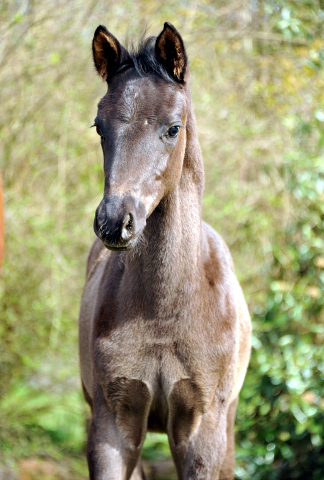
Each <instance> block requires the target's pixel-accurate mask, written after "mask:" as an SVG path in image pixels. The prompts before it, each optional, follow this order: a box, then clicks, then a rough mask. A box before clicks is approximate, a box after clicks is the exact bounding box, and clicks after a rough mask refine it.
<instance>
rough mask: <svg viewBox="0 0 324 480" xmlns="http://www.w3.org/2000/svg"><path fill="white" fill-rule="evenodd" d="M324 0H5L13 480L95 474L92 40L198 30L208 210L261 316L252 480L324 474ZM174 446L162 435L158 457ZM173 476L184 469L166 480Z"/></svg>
mask: <svg viewBox="0 0 324 480" xmlns="http://www.w3.org/2000/svg"><path fill="white" fill-rule="evenodd" d="M323 9H324V4H323V1H322V0H298V1H297V0H295V1H294V0H263V1H261V0H253V1H252V0H251V1H248V0H231V1H225V0H205V1H194V0H183V1H173V0H165V1H163V0H160V1H153V0H146V1H145V0H132V1H130V0H119V1H118V2H115V1H112V0H105V1H103V0H95V1H94V0H82V2H81V1H80V0H69V1H68V0H56V1H55V2H53V1H50V0H39V1H35V0H14V1H12V0H2V2H1V4H0V35H1V43H0V99H1V116H0V139H1V144H0V162H1V164H0V165H1V172H2V176H3V187H4V207H5V229H6V251H5V259H4V265H3V269H2V278H1V285H0V298H1V300H0V319H1V322H0V338H1V355H0V361H1V382H0V426H1V429H0V455H1V456H0V479H2V480H4V479H6V480H9V479H14V478H19V479H20V480H32V479H37V480H53V479H61V480H64V479H69V480H73V479H85V478H87V473H86V472H87V470H86V466H85V460H84V452H83V451H84V444H85V428H84V425H85V416H86V413H87V408H86V406H85V405H84V401H83V399H82V396H81V393H80V385H79V373H78V357H77V317H78V309H79V302H80V296H81V291H82V286H83V283H84V273H85V262H86V256H87V252H88V249H89V247H90V244H91V242H92V240H93V237H94V234H93V231H92V219H93V214H94V210H95V208H96V206H97V204H98V203H99V200H100V198H101V195H102V186H103V175H102V158H101V151H100V148H99V142H98V139H97V136H96V134H95V132H93V131H92V130H89V128H88V127H89V126H90V125H91V124H92V123H93V118H94V116H95V113H96V103H97V102H98V100H99V99H100V98H101V96H102V95H103V94H104V93H105V90H106V87H105V85H104V84H103V83H102V82H101V81H100V79H99V77H97V76H96V74H95V72H94V68H93V65H92V59H91V49H90V44H91V39H92V35H93V32H94V30H95V28H96V27H97V25H98V24H100V23H102V24H105V25H106V26H107V27H108V28H109V30H111V31H112V32H113V33H114V34H115V35H116V36H117V37H118V38H119V39H121V40H122V39H126V38H130V39H137V38H139V36H140V35H141V33H142V32H143V26H145V25H147V28H148V33H149V34H158V33H159V32H160V31H161V29H162V26H163V23H164V21H166V20H168V21H170V22H172V23H173V24H174V25H175V26H176V27H177V28H178V29H179V31H180V32H181V34H182V35H183V37H184V40H185V43H186V46H187V50H188V54H189V57H190V64H191V86H192V90H193V97H194V104H195V110H196V116H197V123H198V129H199V137H200V141H201V145H202V149H203V154H204V159H205V165H206V189H205V196H204V218H205V219H206V220H207V221H209V222H210V223H211V224H212V225H213V226H214V227H215V228H216V229H217V230H218V231H219V232H220V233H221V234H222V235H223V236H224V238H225V239H226V241H227V242H228V244H229V246H230V248H231V251H232V254H233V257H234V260H235V263H236V268H237V274H238V276H239V279H240V281H241V283H242V285H243V289H244V291H245V294H246V298H247V300H248V303H249V306H250V311H251V314H252V317H253V326H254V334H253V352H252V359H251V366H250V369H249V372H248V375H247V378H246V382H245V386H244V388H243V391H242V394H241V401H240V405H239V410H238V422H237V468H236V475H237V478H238V479H240V480H247V479H253V480H271V479H273V480H281V479H285V480H289V479H297V480H304V479H305V478H308V479H310V480H323V479H324V445H323V438H324V397H323V383H324V357H323V348H322V345H323V339H324V317H323V304H324V297H323V290H324V239H323V221H324V165H323V148H324V133H323V126H324V37H323V35H324V31H323V20H324V10H323ZM167 456H168V448H167V444H166V439H165V437H161V436H151V437H150V438H149V439H148V440H147V443H146V447H145V451H144V457H145V458H147V459H151V460H152V459H153V460H154V459H155V460H156V458H160V457H161V458H163V457H167ZM167 478H171V477H170V476H167Z"/></svg>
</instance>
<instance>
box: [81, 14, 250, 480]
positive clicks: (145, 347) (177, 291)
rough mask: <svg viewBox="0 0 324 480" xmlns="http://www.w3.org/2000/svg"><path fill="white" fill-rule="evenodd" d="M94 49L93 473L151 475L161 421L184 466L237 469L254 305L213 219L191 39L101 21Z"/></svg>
mask: <svg viewBox="0 0 324 480" xmlns="http://www.w3.org/2000/svg"><path fill="white" fill-rule="evenodd" d="M93 57H94V63H95V66H96V69H97V71H98V73H99V74H100V76H101V77H102V78H103V79H104V80H106V81H107V82H108V86H109V88H108V92H107V94H106V95H105V96H104V97H103V98H102V100H101V101H100V103H99V106H98V115H97V117H96V119H95V126H96V129H97V132H98V134H99V135H100V138H101V145H102V150H103V155H104V172H105V187H104V197H103V199H102V201H101V202H100V204H99V206H98V208H97V211H96V216H95V221H94V229H95V232H96V234H97V236H98V237H99V239H97V240H96V241H95V243H94V245H93V247H92V249H91V252H90V255H89V259H88V268H87V281H86V286H85V290H84V294H83V298H82V305H81V313H80V357H81V372H82V383H83V389H84V394H85V398H86V400H87V401H88V403H89V404H90V406H91V409H92V420H91V426H90V431H89V437H88V447H87V455H88V464H89V470H90V478H91V479H92V480H126V479H132V480H135V479H142V478H145V477H144V474H143V472H142V469H141V466H140V464H139V457H140V453H141V448H142V445H143V441H144V438H145V435H146V432H147V431H157V432H165V433H167V435H168V438H169V442H170V448H171V452H172V456H173V459H174V462H175V465H176V469H177V472H178V476H179V479H186V480H189V479H191V480H194V479H197V480H198V479H199V480H203V479H204V480H209V479H214V480H216V479H221V480H225V479H227V480H229V479H232V478H233V470H234V435H233V424H234V418H235V411H236V404H237V398H238V394H239V391H240V389H241V387H242V383H243V380H244V376H245V372H246V368H247V365H248V361H249V356H250V336H251V328H250V318H249V314H248V310H247V306H246V303H245V301H244V298H243V294H242V291H241V288H240V286H239V284H238V282H237V279H236V277H235V274H234V269H233V264H232V260H231V256H230V253H229V251H228V249H227V247H226V245H225V243H224V241H223V240H222V238H221V237H220V236H219V235H218V234H217V233H216V232H214V231H213V230H212V228H211V227H209V226H208V225H207V224H205V223H204V222H202V220H201V196H202V191H203V186H204V171H203V162H202V157H201V151H200V147H199V143H198V139H197V134H196V127H195V117H194V113H193V109H192V104H191V96H190V89H189V86H188V68H187V57H186V53H185V49H184V45H183V42H182V39H181V37H180V35H179V33H178V32H177V30H176V29H175V28H174V27H173V26H172V25H170V24H169V23H166V24H165V25H164V29H163V31H162V32H161V33H160V35H159V36H158V37H157V38H156V39H155V38H154V39H152V38H151V39H149V40H148V41H146V42H145V43H144V44H143V45H141V46H140V48H139V50H138V51H137V52H131V53H129V52H128V51H126V50H125V49H124V48H123V47H122V45H121V44H120V43H119V42H118V40H117V39H116V38H115V37H114V36H113V35H112V34H111V33H109V32H108V31H107V29H106V28H105V27H103V26H100V27H98V28H97V30H96V32H95V35H94V39H93Z"/></svg>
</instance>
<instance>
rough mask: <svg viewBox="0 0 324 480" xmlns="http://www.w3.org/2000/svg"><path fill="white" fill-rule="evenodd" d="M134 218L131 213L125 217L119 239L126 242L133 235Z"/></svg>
mask: <svg viewBox="0 0 324 480" xmlns="http://www.w3.org/2000/svg"><path fill="white" fill-rule="evenodd" d="M133 226H134V218H133V215H132V214H131V213H128V214H127V215H125V218H124V222H123V226H122V231H121V237H122V239H123V240H128V239H129V238H130V237H131V236H132V234H133Z"/></svg>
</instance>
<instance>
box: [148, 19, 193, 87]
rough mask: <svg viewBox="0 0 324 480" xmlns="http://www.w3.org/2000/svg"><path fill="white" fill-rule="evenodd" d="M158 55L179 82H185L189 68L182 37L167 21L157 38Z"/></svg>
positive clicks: (156, 48) (170, 73) (156, 51)
mask: <svg viewBox="0 0 324 480" xmlns="http://www.w3.org/2000/svg"><path fill="white" fill-rule="evenodd" d="M155 53H156V57H157V59H158V60H159V62H161V63H162V64H163V65H164V67H165V68H166V70H167V72H168V73H169V75H171V77H172V78H174V79H175V80H176V81H177V82H183V80H184V76H185V73H186V68H187V63H188V61H187V55H186V50H185V48H184V45H183V41H182V38H181V36H180V34H179V33H178V31H177V30H176V29H175V28H174V26H173V25H171V23H168V22H166V23H165V24H164V29H163V30H162V32H161V33H160V35H159V36H158V37H157V39H156V43H155Z"/></svg>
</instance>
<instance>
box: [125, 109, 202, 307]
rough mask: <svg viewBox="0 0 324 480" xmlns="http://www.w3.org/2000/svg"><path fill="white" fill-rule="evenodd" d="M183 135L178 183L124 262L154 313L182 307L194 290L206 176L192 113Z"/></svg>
mask: <svg viewBox="0 0 324 480" xmlns="http://www.w3.org/2000/svg"><path fill="white" fill-rule="evenodd" d="M186 135H187V137H186V138H187V144H186V150H185V156H184V161H183V169H182V174H181V179H180V182H179V184H178V186H177V188H176V189H175V191H174V192H173V193H171V194H169V195H168V196H166V197H165V198H164V199H162V201H161V202H160V204H159V205H158V207H157V208H156V209H155V210H154V212H153V213H152V214H151V216H150V217H149V218H148V220H147V225H146V227H145V231H144V238H143V241H141V240H140V241H139V245H138V246H137V247H135V250H134V252H133V253H132V254H130V255H127V259H126V258H125V260H126V261H125V263H126V265H127V266H128V269H130V270H133V271H134V270H135V269H136V271H137V274H139V275H138V276H137V278H138V281H140V282H141V284H142V289H143V290H144V291H145V292H146V296H147V297H149V298H150V299H151V300H150V301H154V302H156V304H157V305H159V307H158V308H160V307H161V302H162V303H163V304H165V305H168V306H170V307H172V305H173V308H177V307H175V304H177V306H178V307H179V308H181V305H182V303H183V301H186V300H185V298H187V297H188V295H190V292H191V291H192V290H193V289H195V288H196V287H197V278H198V273H197V269H198V266H199V263H200V259H201V195H202V190H203V184H204V172H203V164H202V157H201V151H200V146H199V143H198V139H197V135H196V129H195V118H194V115H193V112H192V110H191V109H190V110H189V114H188V117H187V127H186ZM152 299H154V300H152Z"/></svg>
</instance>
